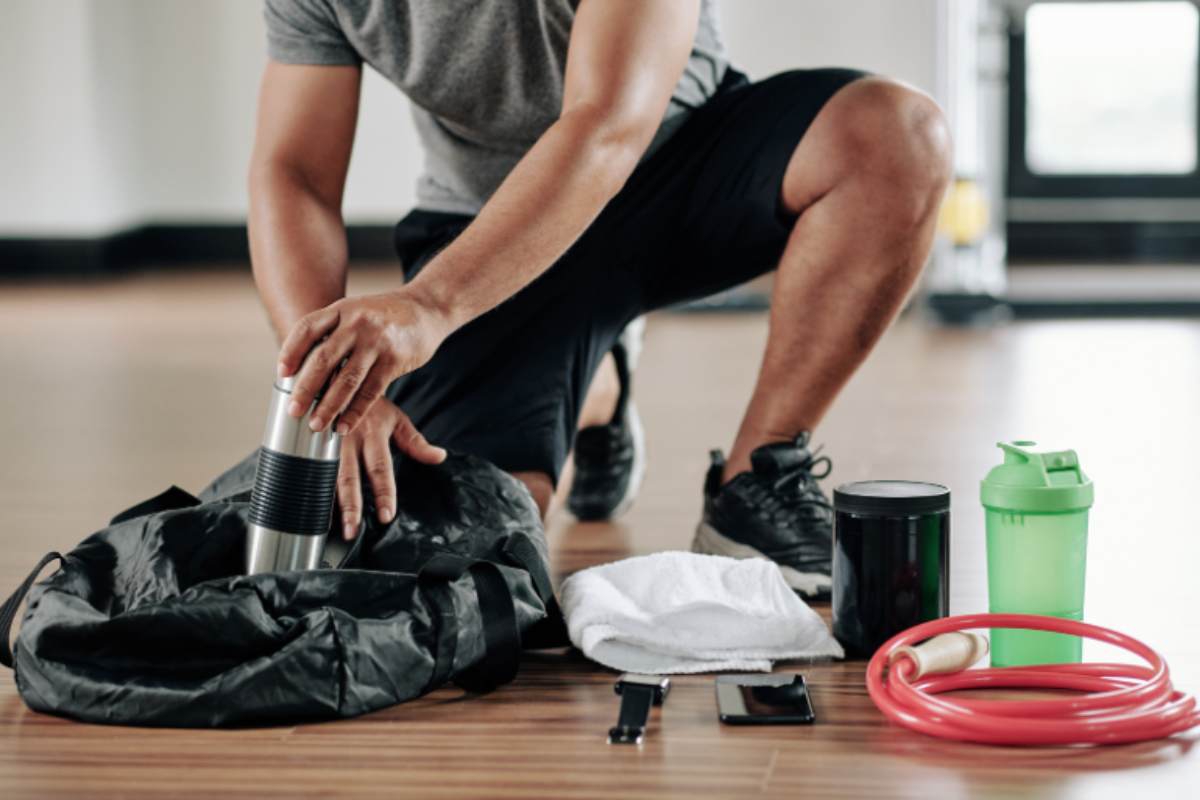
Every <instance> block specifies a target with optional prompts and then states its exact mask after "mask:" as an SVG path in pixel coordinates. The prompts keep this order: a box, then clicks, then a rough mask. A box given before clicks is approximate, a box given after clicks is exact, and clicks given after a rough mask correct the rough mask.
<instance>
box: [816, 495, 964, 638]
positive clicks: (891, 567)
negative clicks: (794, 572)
mask: <svg viewBox="0 0 1200 800" xmlns="http://www.w3.org/2000/svg"><path fill="white" fill-rule="evenodd" d="M833 508H834V512H835V515H836V516H835V520H834V529H833V635H834V636H836V637H837V639H838V641H840V642H841V643H842V646H843V647H844V648H845V649H846V654H847V655H848V656H851V657H868V656H871V655H873V654H874V652H875V650H877V649H878V648H879V646H880V645H881V644H883V643H884V642H886V641H887V640H888V639H890V638H892V636H894V635H896V634H897V633H899V632H901V631H903V630H905V629H907V628H910V627H912V626H913V625H916V624H917V623H919V622H927V621H929V620H932V619H938V618H939V617H944V616H946V615H947V614H948V613H949V611H950V570H949V567H950V490H949V489H947V488H946V487H945V486H941V485H939V484H936V483H921V482H916V481H862V482H859V483H847V484H843V485H842V486H839V487H838V488H837V489H835V490H834V492H833Z"/></svg>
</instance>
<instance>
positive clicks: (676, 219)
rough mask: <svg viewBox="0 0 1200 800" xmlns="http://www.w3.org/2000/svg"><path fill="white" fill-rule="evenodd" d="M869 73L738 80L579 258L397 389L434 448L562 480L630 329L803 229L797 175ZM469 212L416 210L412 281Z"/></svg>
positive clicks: (738, 277)
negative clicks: (816, 125) (595, 386)
mask: <svg viewBox="0 0 1200 800" xmlns="http://www.w3.org/2000/svg"><path fill="white" fill-rule="evenodd" d="M861 76H862V73H860V72H855V71H852V70H844V69H820V70H798V71H793V72H785V73H782V74H779V75H776V76H774V77H771V78H768V79H766V80H763V81H759V82H757V83H749V82H746V81H745V79H744V78H743V77H742V76H740V75H739V74H738V73H736V72H734V71H733V70H730V74H729V75H728V76H727V77H726V80H725V81H724V82H723V83H722V86H721V88H720V90H718V92H717V93H716V94H715V95H714V96H713V97H712V98H710V99H709V100H708V102H706V103H705V104H704V105H703V106H701V107H700V108H698V109H696V110H695V111H693V112H692V113H691V115H690V116H689V117H688V119H687V121H686V122H685V123H684V124H683V125H682V126H681V127H680V128H679V130H678V131H677V132H676V133H675V134H674V135H673V136H672V137H671V138H670V139H669V140H667V141H666V142H665V143H663V144H662V145H661V146H660V147H659V149H658V150H656V151H655V152H654V153H653V155H651V156H650V157H649V158H647V159H645V160H644V161H643V162H642V163H641V164H639V165H638V167H637V169H636V170H635V171H634V173H633V175H632V176H631V177H630V179H629V180H628V181H627V182H626V184H625V186H624V187H623V188H622V189H621V191H620V193H618V194H617V196H616V197H614V198H613V200H612V201H611V202H610V203H609V204H608V205H607V206H606V207H605V209H604V211H603V212H602V213H601V214H600V216H599V217H597V219H596V221H595V222H594V223H593V224H592V226H591V227H590V228H588V230H587V231H586V232H585V233H584V234H583V236H582V237H580V239H579V240H578V241H577V242H576V243H575V244H574V246H572V247H571V249H570V250H569V251H568V252H567V253H566V254H565V255H564V256H563V257H562V258H561V259H559V261H558V262H557V263H555V264H554V265H553V266H552V267H551V268H550V269H549V270H547V271H546V272H545V273H544V274H543V275H541V276H540V277H539V278H538V279H537V280H535V281H534V282H533V283H531V284H530V285H529V286H527V287H526V288H525V289H523V290H522V291H520V292H519V293H518V294H517V295H515V296H514V297H513V298H511V299H510V300H508V301H506V302H504V303H502V304H501V305H500V306H498V307H497V308H495V309H493V310H492V311H490V312H488V313H487V314H484V315H483V316H481V317H479V318H478V319H476V320H475V321H473V322H471V323H470V324H468V325H466V326H464V327H463V328H461V329H460V330H458V331H456V332H455V333H454V334H453V335H452V336H450V337H449V338H448V339H447V340H446V341H445V342H444V343H443V344H442V346H441V348H439V349H438V351H437V353H436V354H435V355H434V357H433V360H431V361H430V362H429V363H428V364H426V365H425V366H424V367H422V368H421V369H419V370H417V371H416V372H414V373H412V374H411V375H407V376H405V377H403V378H401V379H399V380H398V381H396V382H395V383H394V384H393V385H392V387H391V388H390V389H389V392H388V395H389V397H391V398H392V399H393V400H394V401H396V403H397V404H398V405H399V406H400V407H401V408H402V409H403V410H404V411H405V412H406V413H407V414H408V415H409V417H411V418H412V420H413V422H414V423H415V424H416V426H417V428H418V429H419V430H420V431H421V432H422V433H424V434H425V436H426V438H428V439H429V441H431V442H433V443H434V444H437V445H441V446H443V447H448V448H450V449H453V450H458V451H461V452H467V453H473V454H476V455H479V456H482V457H484V458H486V459H488V460H489V461H491V462H492V463H494V464H496V465H497V466H499V467H501V468H502V469H505V470H508V471H511V472H516V471H526V470H528V471H537V472H544V473H546V474H548V475H550V476H551V478H552V479H554V480H555V481H557V478H558V474H559V471H560V470H561V469H562V465H563V462H564V460H565V459H566V457H567V454H568V452H569V451H570V449H571V445H572V442H573V441H574V432H575V426H576V421H577V418H578V416H579V411H580V408H581V406H582V404H583V401H584V397H585V395H586V393H587V388H588V384H589V382H590V380H591V377H592V373H593V372H594V371H595V369H596V367H597V365H598V364H599V363H600V360H601V358H603V356H604V354H605V353H607V352H608V351H609V350H610V349H611V348H612V346H613V344H614V343H615V342H616V339H617V337H618V336H619V335H620V334H621V331H622V330H623V329H624V328H625V326H626V325H627V324H629V323H630V322H631V321H632V320H634V319H636V318H637V317H638V316H640V315H641V314H644V313H646V312H647V311H652V310H654V309H656V308H662V307H663V306H667V305H671V304H673V303H678V302H681V301H685V300H691V299H695V298H699V297H704V296H706V295H710V294H713V293H716V292H719V291H721V290H724V289H728V288H730V287H732V286H736V285H737V284H740V283H743V282H745V281H747V280H750V279H751V278H754V277H757V276H758V275H761V274H763V273H765V272H768V271H770V270H772V269H774V268H775V265H776V263H777V261H778V260H779V256H780V254H781V253H782V252H783V248H784V245H785V244H786V242H787V238H788V235H789V234H790V232H791V229H792V222H793V220H792V219H791V218H789V216H788V215H787V214H786V213H784V211H783V209H782V208H781V207H780V187H781V185H782V182H783V174H784V170H785V169H786V167H787V164H788V161H789V160H790V159H791V156H792V152H793V151H794V150H795V148H796V145H797V143H798V142H799V141H800V139H801V137H802V136H804V133H805V131H806V130H807V129H808V127H809V125H810V124H811V123H812V121H813V118H814V117H816V115H817V112H818V111H820V109H821V107H822V106H823V105H825V103H826V102H827V101H828V100H829V98H831V97H832V96H833V95H834V94H835V93H836V92H837V91H838V90H839V89H841V88H842V87H843V86H845V85H846V84H848V83H850V82H851V81H853V80H855V79H856V78H859V77H861ZM470 221H471V218H470V217H468V216H464V215H459V214H445V213H438V212H430V211H422V210H416V211H414V212H412V213H411V214H409V215H408V216H407V217H405V218H404V219H403V220H401V221H400V223H399V224H397V226H396V250H397V253H398V254H399V256H400V260H401V263H402V264H403V267H404V270H405V273H406V275H407V277H408V278H412V276H413V275H415V274H416V273H417V272H418V271H419V270H420V269H421V267H422V266H424V265H425V264H426V263H428V261H429V260H430V259H431V258H432V257H433V256H434V255H436V254H437V252H438V251H439V250H441V249H442V248H443V247H445V246H446V245H447V244H449V243H450V242H451V241H452V240H453V239H454V237H455V236H457V235H458V234H459V233H460V232H461V231H462V230H463V228H465V227H466V225H467V224H468V223H469V222H470Z"/></svg>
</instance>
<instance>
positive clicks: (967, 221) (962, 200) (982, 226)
mask: <svg viewBox="0 0 1200 800" xmlns="http://www.w3.org/2000/svg"><path fill="white" fill-rule="evenodd" d="M987 227H988V204H987V198H986V197H984V194H983V190H982V189H980V188H979V184H978V183H976V182H975V181H973V180H971V179H970V178H958V179H957V180H955V181H954V185H953V186H951V187H950V191H949V192H948V193H947V194H946V199H945V201H944V202H943V203H942V209H941V212H940V213H939V215H938V231H940V232H941V233H943V234H945V235H946V236H948V237H950V240H951V241H952V242H954V245H955V246H956V247H968V246H970V245H973V244H978V243H979V241H980V240H981V239H982V238H983V235H984V233H986V232H987Z"/></svg>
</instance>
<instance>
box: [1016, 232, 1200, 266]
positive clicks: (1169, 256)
mask: <svg viewBox="0 0 1200 800" xmlns="http://www.w3.org/2000/svg"><path fill="white" fill-rule="evenodd" d="M1008 260H1009V263H1010V264H1015V263H1020V262H1033V263H1038V264H1046V263H1071V262H1085V263H1089V264H1104V263H1120V264H1129V263H1138V264H1155V263H1157V264H1162V263H1178V262H1183V263H1195V262H1197V261H1200V222H1163V223H1151V222H1009V223H1008Z"/></svg>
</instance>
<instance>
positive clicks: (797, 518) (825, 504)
mask: <svg viewBox="0 0 1200 800" xmlns="http://www.w3.org/2000/svg"><path fill="white" fill-rule="evenodd" d="M808 440H809V434H808V433H807V432H805V433H801V434H800V435H799V436H797V437H796V440H795V441H794V442H778V443H775V444H767V445H763V446H762V447H759V448H758V449H756V450H755V451H754V452H753V453H751V454H750V463H751V467H752V469H751V471H750V472H743V473H741V474H740V475H736V476H734V478H733V479H732V480H730V481H729V483H727V484H725V485H724V486H722V485H721V473H722V471H723V470H724V468H725V456H724V455H723V454H722V453H721V451H720V450H713V451H712V453H711V456H712V465H711V466H710V467H709V468H708V476H707V477H706V478H705V481H704V516H703V517H702V518H701V520H700V524H699V525H697V526H696V538H695V539H694V540H692V550H693V551H695V552H697V553H709V554H712V555H719V556H732V557H733V558H768V559H770V560H771V561H774V562H775V563H776V564H778V565H779V568H780V569H781V570H782V571H783V577H784V579H785V580H786V581H787V583H788V585H789V586H791V587H792V588H793V589H795V590H796V591H797V592H799V593H800V594H801V595H803V596H804V597H805V598H806V599H809V600H825V599H828V598H829V592H830V589H831V587H832V580H831V578H830V562H831V561H832V558H833V509H832V506H831V505H830V503H829V500H828V499H826V497H825V495H824V494H823V493H822V492H821V487H820V486H818V485H817V481H818V480H819V479H821V478H824V477H825V476H826V475H828V474H829V470H830V468H831V467H832V466H833V464H832V462H831V461H830V460H829V458H828V457H826V456H820V457H818V453H817V452H811V451H810V450H809V449H808ZM818 471H819V472H818Z"/></svg>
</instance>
